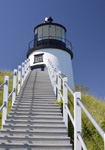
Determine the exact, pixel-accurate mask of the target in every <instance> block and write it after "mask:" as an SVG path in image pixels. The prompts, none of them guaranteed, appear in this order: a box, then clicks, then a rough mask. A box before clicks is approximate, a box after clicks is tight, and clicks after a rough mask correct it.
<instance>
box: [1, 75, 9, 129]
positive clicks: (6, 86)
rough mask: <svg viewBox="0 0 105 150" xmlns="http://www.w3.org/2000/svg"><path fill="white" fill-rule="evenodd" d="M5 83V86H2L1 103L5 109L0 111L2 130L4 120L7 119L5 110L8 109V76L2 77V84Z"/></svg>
mask: <svg viewBox="0 0 105 150" xmlns="http://www.w3.org/2000/svg"><path fill="white" fill-rule="evenodd" d="M5 81H6V84H5V85H4V92H3V103H5V107H4V108H3V111H2V128H3V125H4V124H5V120H6V119H7V109H8V88H9V76H5V77H4V82H5Z"/></svg>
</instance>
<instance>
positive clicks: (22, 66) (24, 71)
mask: <svg viewBox="0 0 105 150" xmlns="http://www.w3.org/2000/svg"><path fill="white" fill-rule="evenodd" d="M24 72H25V70H24V62H23V63H22V85H23V82H24Z"/></svg>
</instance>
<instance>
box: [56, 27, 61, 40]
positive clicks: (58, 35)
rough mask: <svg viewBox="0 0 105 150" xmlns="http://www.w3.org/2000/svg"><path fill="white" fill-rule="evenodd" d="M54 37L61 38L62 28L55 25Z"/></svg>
mask: <svg viewBox="0 0 105 150" xmlns="http://www.w3.org/2000/svg"><path fill="white" fill-rule="evenodd" d="M56 38H57V39H59V40H61V38H62V28H61V27H59V26H56Z"/></svg>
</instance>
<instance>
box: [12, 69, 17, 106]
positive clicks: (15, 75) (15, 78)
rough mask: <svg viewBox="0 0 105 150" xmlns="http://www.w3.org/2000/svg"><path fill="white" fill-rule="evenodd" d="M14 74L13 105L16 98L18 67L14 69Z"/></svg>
mask: <svg viewBox="0 0 105 150" xmlns="http://www.w3.org/2000/svg"><path fill="white" fill-rule="evenodd" d="M14 73H15V74H14V76H13V89H14V92H13V94H12V106H13V104H14V101H15V99H16V80H17V69H14Z"/></svg>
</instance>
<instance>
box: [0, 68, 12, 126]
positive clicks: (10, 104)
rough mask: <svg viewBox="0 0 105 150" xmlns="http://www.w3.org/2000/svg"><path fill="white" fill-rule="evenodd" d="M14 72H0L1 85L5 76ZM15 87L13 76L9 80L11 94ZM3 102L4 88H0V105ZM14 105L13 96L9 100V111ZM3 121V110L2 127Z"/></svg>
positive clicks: (0, 119) (0, 113)
mask: <svg viewBox="0 0 105 150" xmlns="http://www.w3.org/2000/svg"><path fill="white" fill-rule="evenodd" d="M12 74H13V72H8V71H3V72H0V85H1V84H2V83H3V82H4V76H9V77H10V76H11V75H12ZM12 88H13V78H12V79H10V80H9V94H10V93H11V91H12ZM2 104H3V88H1V89H0V106H1V105H2ZM11 106H12V98H11V97H10V99H9V101H8V113H9V111H10V109H11ZM1 122H2V112H0V128H1Z"/></svg>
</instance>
